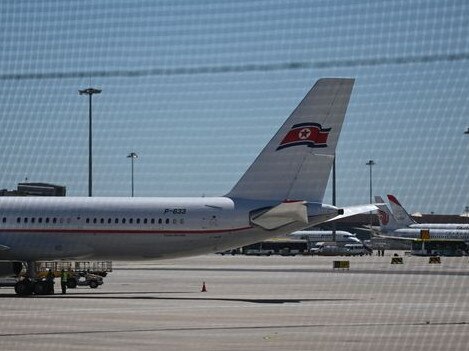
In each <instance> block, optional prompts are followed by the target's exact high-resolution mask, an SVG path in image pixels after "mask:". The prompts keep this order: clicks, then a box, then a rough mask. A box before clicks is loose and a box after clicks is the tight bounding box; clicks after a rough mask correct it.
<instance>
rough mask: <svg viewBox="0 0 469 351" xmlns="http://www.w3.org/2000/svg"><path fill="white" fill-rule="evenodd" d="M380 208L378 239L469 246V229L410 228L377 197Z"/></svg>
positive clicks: (377, 204)
mask: <svg viewBox="0 0 469 351" xmlns="http://www.w3.org/2000/svg"><path fill="white" fill-rule="evenodd" d="M375 202H376V206H377V207H378V218H379V226H380V230H379V232H380V233H379V234H376V235H377V236H378V237H382V238H386V239H397V240H411V241H421V240H422V239H423V240H426V241H440V242H443V241H445V242H461V243H464V244H465V245H466V246H467V245H469V229H449V228H431V227H428V226H421V227H415V226H409V225H406V223H407V222H408V220H407V221H403V220H399V221H398V220H397V219H396V217H395V216H394V215H393V213H391V211H390V210H389V208H388V206H387V205H386V204H385V203H384V201H383V199H382V198H381V196H375Z"/></svg>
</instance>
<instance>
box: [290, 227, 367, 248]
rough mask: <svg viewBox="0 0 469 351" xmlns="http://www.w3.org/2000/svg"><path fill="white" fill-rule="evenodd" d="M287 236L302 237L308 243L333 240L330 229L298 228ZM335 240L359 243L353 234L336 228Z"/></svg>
mask: <svg viewBox="0 0 469 351" xmlns="http://www.w3.org/2000/svg"><path fill="white" fill-rule="evenodd" d="M287 237H289V238H292V239H304V240H307V241H308V242H309V243H316V242H324V241H326V242H330V241H333V240H332V239H333V237H332V230H300V231H297V232H293V233H291V234H288V235H287ZM335 242H336V243H338V244H339V245H345V244H361V241H360V240H359V239H358V238H357V237H356V235H355V234H352V233H349V232H346V231H343V230H336V232H335Z"/></svg>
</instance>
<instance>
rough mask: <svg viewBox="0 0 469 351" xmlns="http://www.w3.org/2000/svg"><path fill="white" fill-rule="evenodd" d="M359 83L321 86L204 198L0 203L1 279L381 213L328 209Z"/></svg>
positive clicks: (20, 287) (23, 284) (204, 248)
mask: <svg viewBox="0 0 469 351" xmlns="http://www.w3.org/2000/svg"><path fill="white" fill-rule="evenodd" d="M353 85H354V79H341V78H323V79H320V80H318V81H317V82H316V83H315V85H314V86H313V87H312V88H311V90H310V91H309V92H308V93H307V95H306V96H305V98H304V99H303V100H302V101H301V102H300V104H299V105H298V106H297V108H296V109H295V110H294V111H293V112H292V114H291V115H290V117H289V118H288V119H287V120H286V121H285V122H284V124H283V125H282V126H281V127H280V129H279V130H278V131H277V133H276V134H275V135H274V137H273V138H272V139H271V140H270V141H269V143H268V144H267V145H266V146H265V148H264V149H263V150H262V151H261V153H260V154H259V156H258V157H257V158H256V159H255V161H254V162H253V163H252V164H251V166H250V167H249V168H248V170H247V171H246V172H245V173H244V175H243V176H242V177H241V179H240V180H239V181H238V183H237V184H236V185H235V186H234V187H233V188H232V189H231V191H229V192H228V193H227V194H226V195H225V196H221V197H201V198H187V197H181V198H175V197H169V198H150V197H149V198H143V197H142V198H138V197H133V198H127V197H126V198H118V197H115V198H112V197H4V198H0V261H2V262H0V274H3V275H8V274H12V273H16V274H18V273H19V271H20V269H21V267H22V264H23V263H25V264H26V265H27V271H28V275H29V277H31V279H25V280H20V281H18V283H17V284H16V286H15V291H16V292H17V294H20V295H29V294H32V293H33V291H34V288H35V284H36V283H35V279H34V272H35V262H36V261H41V260H62V259H67V260H73V259H89V260H91V259H108V260H145V259H166V258H175V257H184V256H192V255H201V254H206V253H213V252H218V251H224V250H227V249H229V248H234V247H240V246H245V245H248V244H253V243H256V242H260V241H263V240H265V239H267V238H271V237H275V236H279V235H285V234H287V233H291V232H294V231H297V230H301V229H304V228H308V227H311V226H313V225H317V224H320V223H322V222H325V221H328V220H332V219H339V218H343V217H347V216H351V215H354V214H357V213H363V212H369V211H372V210H375V209H376V206H374V205H371V204H370V205H361V206H351V207H346V208H338V207H335V206H331V205H327V204H323V202H322V201H323V197H324V192H325V189H326V185H327V182H328V178H329V174H330V171H331V167H332V162H333V160H334V156H335V149H336V145H337V142H338V138H339V134H340V131H341V127H342V124H343V121H344V118H345V113H346V110H347V106H348V103H349V99H350V95H351V93H352V88H353Z"/></svg>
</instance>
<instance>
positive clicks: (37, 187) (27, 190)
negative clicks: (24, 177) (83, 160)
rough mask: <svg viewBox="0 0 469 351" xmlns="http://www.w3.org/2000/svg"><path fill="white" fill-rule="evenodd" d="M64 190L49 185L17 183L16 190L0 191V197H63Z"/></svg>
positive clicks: (63, 187)
mask: <svg viewBox="0 0 469 351" xmlns="http://www.w3.org/2000/svg"><path fill="white" fill-rule="evenodd" d="M66 189H67V188H66V187H65V186H62V185H56V184H49V183H19V184H18V187H17V189H16V190H7V189H2V190H0V196H65V195H66Z"/></svg>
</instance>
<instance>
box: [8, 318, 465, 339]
mask: <svg viewBox="0 0 469 351" xmlns="http://www.w3.org/2000/svg"><path fill="white" fill-rule="evenodd" d="M458 325H461V326H469V323H466V322H433V323H432V322H430V321H425V322H416V323H362V324H356V323H353V324H296V325H264V326H255V325H254V326H231V327H230V326H225V327H185V328H148V329H125V330H117V329H107V330H84V331H58V332H50V331H49V332H31V333H4V334H1V333H0V337H18V336H23V337H24V336H46V335H85V334H106V333H122V334H128V333H154V332H173V331H215V330H218V331H221V330H264V329H296V328H326V327H327V328H344V327H352V328H370V327H398V326H400V327H404V326H405V327H429V326H458Z"/></svg>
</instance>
